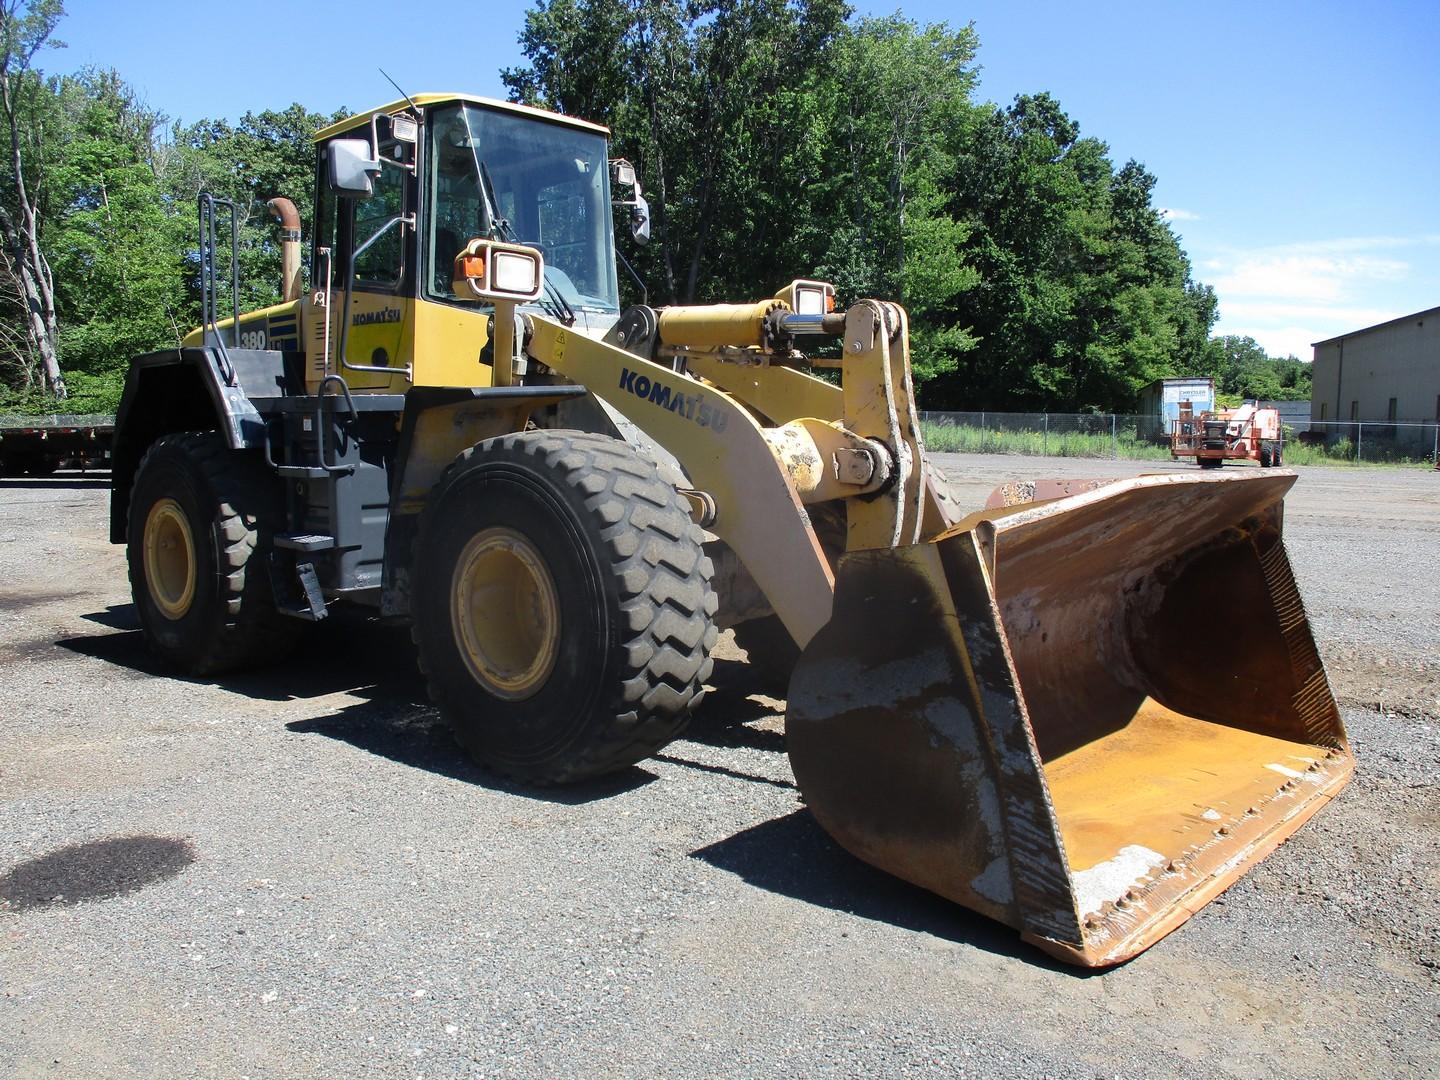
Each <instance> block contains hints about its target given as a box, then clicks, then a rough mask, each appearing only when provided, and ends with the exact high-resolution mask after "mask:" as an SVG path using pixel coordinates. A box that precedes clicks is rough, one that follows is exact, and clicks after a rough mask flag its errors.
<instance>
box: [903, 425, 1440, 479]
mask: <svg viewBox="0 0 1440 1080" xmlns="http://www.w3.org/2000/svg"><path fill="white" fill-rule="evenodd" d="M920 422H921V424H922V426H923V428H924V432H925V445H926V446H927V447H928V448H929V449H931V450H935V451H937V452H940V453H962V454H1033V455H1037V456H1044V457H1081V458H1133V459H1138V460H1153V461H1168V460H1169V459H1170V456H1171V455H1170V439H1169V433H1168V431H1166V430H1165V429H1164V428H1163V427H1162V425H1161V421H1160V419H1159V418H1158V417H1154V416H1134V415H1127V414H1124V413H1008V412H921V413H920ZM1283 442H1284V459H1285V464H1286V465H1327V464H1330V465H1334V464H1342V463H1347V462H1348V463H1351V464H1370V465H1417V466H1419V465H1432V466H1433V465H1434V464H1435V463H1436V461H1437V460H1440V456H1437V455H1440V423H1436V422H1427V421H1412V422H1404V421H1402V422H1398V423H1383V424H1382V423H1378V422H1373V421H1368V420H1367V421H1363V422H1361V421H1345V422H1339V421H1328V422H1326V421H1307V422H1305V423H1301V424H1292V423H1287V424H1285V425H1284V439H1283Z"/></svg>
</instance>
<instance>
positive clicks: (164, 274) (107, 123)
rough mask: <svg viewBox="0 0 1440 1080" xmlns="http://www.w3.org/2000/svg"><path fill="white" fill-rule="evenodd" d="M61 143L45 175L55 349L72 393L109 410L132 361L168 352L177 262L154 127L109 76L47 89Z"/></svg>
mask: <svg viewBox="0 0 1440 1080" xmlns="http://www.w3.org/2000/svg"><path fill="white" fill-rule="evenodd" d="M51 89H52V91H53V93H54V95H55V100H56V103H57V106H58V115H59V117H60V118H61V121H62V123H63V131H64V138H63V140H61V141H60V145H59V146H58V147H57V149H56V152H55V153H54V154H53V156H52V160H51V162H50V165H49V169H48V171H47V174H46V188H47V198H48V201H49V204H50V217H51V224H50V227H49V228H48V230H47V232H46V235H45V249H46V252H47V253H48V258H49V261H50V263H51V265H52V267H53V268H54V270H55V277H56V282H57V285H56V294H57V310H58V315H59V324H60V342H61V348H62V354H63V356H64V362H65V369H66V371H67V372H70V373H71V378H72V381H73V382H74V383H75V388H76V389H77V390H81V389H87V388H88V389H89V390H90V392H91V393H92V394H98V395H99V396H100V397H101V398H104V399H106V401H109V400H112V399H113V398H114V397H115V396H116V394H117V392H118V388H119V384H120V381H121V380H122V379H123V375H124V372H125V369H126V367H127V366H128V364H129V361H130V358H131V357H132V356H134V355H136V354H137V353H141V352H146V351H149V350H151V349H154V348H157V347H158V346H160V345H163V344H166V343H168V344H170V345H175V344H178V342H179V335H180V333H181V323H180V321H179V320H180V319H182V318H183V317H184V297H183V293H182V290H181V259H180V253H179V251H177V250H176V248H175V245H174V243H173V240H174V234H173V230H172V229H171V228H170V223H169V220H168V217H167V203H166V198H165V192H164V190H163V188H162V186H161V184H160V182H159V179H158V177H157V176H156V173H155V168H154V165H155V162H154V147H155V135H156V131H157V128H158V127H159V125H160V123H161V117H160V116H159V115H158V114H156V113H155V112H153V111H152V110H150V109H147V108H146V107H144V106H143V105H141V104H140V103H139V102H138V101H137V100H136V98H135V96H134V93H133V91H132V90H131V89H130V88H129V87H128V86H126V85H125V83H124V82H123V81H122V80H121V78H120V76H119V75H118V74H116V73H115V72H113V71H86V72H82V73H81V74H79V75H77V76H74V77H67V78H64V79H60V80H55V81H54V82H53V83H52V84H51Z"/></svg>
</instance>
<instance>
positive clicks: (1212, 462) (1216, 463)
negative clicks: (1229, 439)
mask: <svg viewBox="0 0 1440 1080" xmlns="http://www.w3.org/2000/svg"><path fill="white" fill-rule="evenodd" d="M1224 464H1225V459H1224V458H1218V457H1202V458H1201V459H1200V468H1202V469H1218V468H1220V467H1221V466H1222V465H1224Z"/></svg>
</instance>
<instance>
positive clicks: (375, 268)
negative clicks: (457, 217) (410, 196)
mask: <svg viewBox="0 0 1440 1080" xmlns="http://www.w3.org/2000/svg"><path fill="white" fill-rule="evenodd" d="M409 152H410V146H409V145H408V144H406V143H399V142H387V143H382V144H381V146H380V156H381V158H382V164H381V168H380V175H379V176H378V177H377V178H376V179H375V193H374V194H373V195H372V196H371V197H370V198H368V199H360V200H357V201H356V204H355V231H354V235H353V236H352V238H351V242H352V243H353V244H354V245H355V248H356V249H358V248H359V247H360V246H361V245H362V244H364V243H365V241H366V240H369V239H370V238H371V237H372V236H374V235H375V234H376V233H377V232H379V231H380V230H381V229H383V228H384V227H385V225H386V223H387V222H389V221H390V219H391V218H394V217H396V216H398V215H400V214H403V213H404V212H405V182H406V180H407V179H408V178H409V175H410V174H409V173H408V172H407V171H406V170H405V169H402V168H400V167H398V166H396V165H394V164H392V163H391V162H389V161H384V160H383V159H384V158H397V159H401V160H403V158H401V155H402V154H408V153H409ZM342 272H343V271H342ZM404 272H405V230H404V229H402V228H400V227H398V226H395V225H391V226H390V228H388V229H386V230H385V233H384V235H383V236H381V237H380V238H379V239H378V240H376V241H375V243H373V244H371V245H370V247H369V248H367V249H366V250H365V251H364V252H362V253H361V254H360V255H359V256H358V257H357V258H356V260H355V283H356V284H357V285H379V286H382V287H384V288H394V287H395V286H397V285H399V284H400V279H401V277H403V276H404Z"/></svg>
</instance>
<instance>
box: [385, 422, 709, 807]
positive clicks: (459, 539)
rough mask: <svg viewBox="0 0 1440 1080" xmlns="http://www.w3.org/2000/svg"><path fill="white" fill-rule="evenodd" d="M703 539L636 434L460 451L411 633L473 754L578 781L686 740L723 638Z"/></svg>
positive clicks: (499, 768) (425, 554)
mask: <svg viewBox="0 0 1440 1080" xmlns="http://www.w3.org/2000/svg"><path fill="white" fill-rule="evenodd" d="M702 541H703V534H702V533H701V531H700V529H699V528H698V527H697V526H696V525H695V524H694V523H693V522H692V521H691V520H690V515H689V510H688V505H687V503H686V502H685V500H684V498H683V497H682V496H681V495H680V494H679V493H678V492H677V491H676V489H675V488H674V487H673V486H672V485H670V484H667V483H665V481H664V480H662V479H661V478H660V475H659V472H658V471H657V469H656V467H655V465H654V464H653V463H652V462H650V461H647V460H645V459H644V458H642V457H641V456H640V455H639V454H637V453H636V452H635V451H634V450H633V449H632V448H631V447H630V446H629V445H628V444H626V443H624V442H621V441H620V440H617V439H612V438H609V437H607V436H603V435H593V434H588V433H585V432H579V431H531V432H525V433H523V434H516V435H507V436H503V437H501V438H498V439H489V440H486V441H485V442H482V443H480V444H479V445H477V446H475V447H473V448H472V449H470V450H467V451H466V452H465V453H464V454H462V455H461V456H460V457H459V458H458V459H457V460H456V462H455V463H454V464H453V465H452V466H451V467H450V469H449V471H448V472H447V473H446V474H445V476H444V478H443V479H442V480H441V482H440V484H439V486H438V487H437V489H436V490H435V492H434V493H433V494H432V496H431V498H430V501H429V505H428V506H427V508H426V510H425V514H424V516H423V518H422V519H421V523H420V533H419V540H418V542H417V545H416V559H415V571H414V580H415V592H414V598H415V610H414V622H413V633H414V637H415V643H416V645H417V646H418V648H419V654H420V666H421V668H422V670H423V671H424V672H425V675H426V678H427V680H428V682H429V688H430V696H431V697H432V698H433V699H434V701H435V702H436V704H437V705H438V706H439V707H440V711H441V713H442V715H443V716H444V717H445V719H446V721H447V722H448V723H449V724H450V727H451V729H452V730H453V731H454V733H455V737H456V739H457V740H458V741H459V742H460V744H461V745H462V746H464V747H465V748H466V750H468V751H469V753H470V754H471V756H472V757H474V758H475V760H477V761H478V762H479V763H480V764H482V765H484V766H485V767H487V768H489V769H491V770H493V771H495V772H497V773H501V774H503V775H506V776H510V777H514V778H516V779H520V780H523V781H528V782H536V783H565V782H572V781H576V780H582V779H585V778H587V777H592V776H598V775H601V774H603V773H607V772H613V771H615V770H618V769H622V768H624V767H626V766H628V765H632V764H634V763H635V762H637V761H640V760H642V759H643V758H645V757H648V756H649V755H650V754H653V753H654V752H655V751H657V750H659V749H660V748H661V747H662V746H664V745H665V744H667V743H668V742H670V741H671V740H672V739H674V738H675V737H676V736H677V735H679V734H680V733H681V732H682V731H683V730H684V728H685V726H686V724H688V723H689V719H690V714H691V712H692V711H693V710H694V708H695V706H696V705H697V704H699V702H700V699H701V698H702V697H703V695H704V689H703V684H704V682H705V680H706V679H708V678H709V676H710V672H711V668H712V664H713V662H712V661H711V659H710V651H711V649H712V648H713V647H714V644H715V639H716V637H717V631H716V629H715V626H714V622H713V616H714V614H715V610H716V607H717V603H716V597H715V593H714V591H713V590H712V589H711V587H710V576H711V573H712V568H711V563H710V560H709V558H707V557H706V556H705V554H704V552H703V550H702V548H701V544H702Z"/></svg>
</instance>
